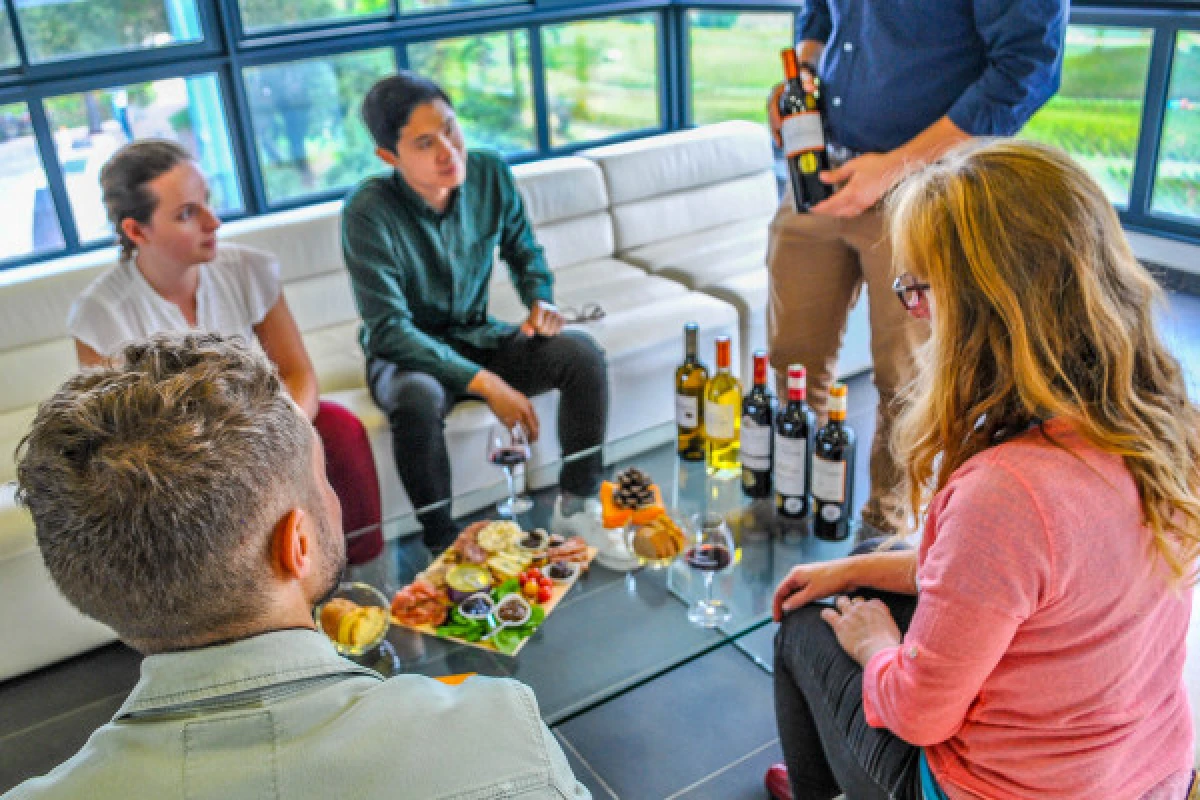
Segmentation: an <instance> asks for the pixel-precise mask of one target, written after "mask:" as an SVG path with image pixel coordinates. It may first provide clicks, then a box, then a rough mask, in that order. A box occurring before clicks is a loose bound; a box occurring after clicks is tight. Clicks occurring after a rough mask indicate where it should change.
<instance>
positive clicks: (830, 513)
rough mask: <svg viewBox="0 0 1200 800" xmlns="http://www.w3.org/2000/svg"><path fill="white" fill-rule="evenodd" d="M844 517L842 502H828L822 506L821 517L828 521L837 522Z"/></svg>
mask: <svg viewBox="0 0 1200 800" xmlns="http://www.w3.org/2000/svg"><path fill="white" fill-rule="evenodd" d="M841 518H842V506H841V504H840V503H826V504H825V505H823V506H821V519H823V520H825V521H826V522H837V521H838V520H839V519H841Z"/></svg>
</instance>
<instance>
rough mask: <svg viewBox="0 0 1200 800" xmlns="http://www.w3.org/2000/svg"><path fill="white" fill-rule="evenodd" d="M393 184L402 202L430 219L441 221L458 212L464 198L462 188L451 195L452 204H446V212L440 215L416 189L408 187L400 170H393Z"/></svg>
mask: <svg viewBox="0 0 1200 800" xmlns="http://www.w3.org/2000/svg"><path fill="white" fill-rule="evenodd" d="M392 183H393V184H394V185H395V187H396V191H397V192H398V193H399V194H400V199H401V201H402V202H404V203H405V204H406V205H408V206H409V207H410V208H412V209H414V210H416V211H417V212H418V213H420V214H423V215H424V216H426V217H428V218H429V219H432V220H435V221H440V220H443V219H445V218H446V217H449V216H452V215H453V214H455V213H457V211H458V206H459V198H460V197H461V196H462V187H461V186H460V187H459V188H457V189H455V190H454V191H453V192H451V193H450V202H449V203H447V204H446V210H445V211H442V212H440V213H439V212H437V211H434V210H433V208H431V207H430V205H429V203H427V202H425V198H424V197H421V195H419V194H417V190H416V189H414V188H412V187H411V186H409V185H408V181H406V180H404V176H402V175H401V174H400V170H398V169H397V170H392Z"/></svg>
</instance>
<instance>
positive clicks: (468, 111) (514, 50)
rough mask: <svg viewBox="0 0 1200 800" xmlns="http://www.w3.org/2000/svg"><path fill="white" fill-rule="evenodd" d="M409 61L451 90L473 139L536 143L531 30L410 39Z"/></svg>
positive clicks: (517, 146) (530, 146) (518, 146)
mask: <svg viewBox="0 0 1200 800" xmlns="http://www.w3.org/2000/svg"><path fill="white" fill-rule="evenodd" d="M408 63H409V66H410V67H411V68H412V69H413V70H415V71H416V72H418V73H420V74H422V75H425V76H427V77H429V78H431V79H433V80H435V81H437V82H438V84H440V85H441V87H442V88H443V89H445V90H446V93H447V94H449V95H450V99H451V100H453V101H454V106H455V109H456V110H457V112H458V118H459V121H460V122H461V123H462V126H463V132H464V133H465V134H466V138H467V143H468V144H470V145H486V146H488V147H494V148H496V149H498V150H501V151H505V152H510V153H511V152H519V151H522V150H536V149H537V135H536V131H537V128H536V123H535V122H534V118H533V101H532V99H531V98H532V94H533V89H532V85H533V79H532V76H531V72H530V67H529V34H528V33H527V32H525V31H506V32H504V33H489V34H486V35H483V36H468V37H463V38H461V39H444V40H442V41H437V42H421V43H419V44H413V45H409V47H408Z"/></svg>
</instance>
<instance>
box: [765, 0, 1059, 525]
mask: <svg viewBox="0 0 1200 800" xmlns="http://www.w3.org/2000/svg"><path fill="white" fill-rule="evenodd" d="M1067 9H1068V0H893V1H892V2H865V0H809V2H808V3H807V4H806V6H805V9H804V11H803V12H801V14H800V19H799V22H798V25H797V38H798V39H799V40H800V41H799V44H798V45H797V50H798V55H799V60H800V62H801V63H802V64H808V65H809V68H810V69H811V70H813V71H815V72H816V73H817V75H819V76H820V78H821V80H822V94H823V96H824V99H825V115H826V122H827V132H828V136H829V137H830V140H831V141H830V144H831V148H830V151H831V154H832V155H833V159H834V162H835V168H834V169H831V170H830V171H829V172H826V173H823V174H822V176H821V179H822V180H823V181H824V182H826V183H829V184H833V185H837V186H839V187H840V188H839V190H838V191H837V192H836V193H835V194H834V195H833V196H832V197H830V198H829V199H827V200H825V201H824V202H822V203H820V204H818V205H816V206H814V207H813V208H812V210H811V213H807V214H800V213H796V211H795V210H794V208H793V205H792V199H791V194H790V193H785V198H784V200H783V203H782V205H781V206H780V209H779V212H778V213H777V214H776V215H775V219H774V220H773V221H772V223H771V230H770V244H769V247H768V251H767V264H768V269H769V272H770V291H769V299H768V309H767V320H768V323H767V324H768V336H769V339H770V348H771V360H772V362H773V366H774V367H775V369H776V372H777V373H779V374H782V371H783V370H784V369H785V368H786V366H787V365H788V364H794V363H800V364H804V365H806V366H807V367H808V375H809V378H808V380H809V402H810V403H812V404H813V407H814V408H815V409H816V410H817V413H818V414H824V412H825V405H826V400H827V397H828V391H829V387H830V385H831V383H832V381H833V376H834V372H835V368H836V364H837V355H838V349H839V348H840V346H841V343H842V336H843V334H844V331H845V328H846V318H847V316H848V314H849V312H850V309H851V308H852V307H853V306H854V304H855V302H856V301H857V299H858V296H859V292H860V291H862V286H863V284H864V282H865V283H866V287H867V299H868V301H869V306H870V320H871V356H872V360H873V362H874V369H875V386H876V388H877V389H878V390H879V410H878V417H877V422H876V428H875V440H874V442H873V444H872V447H871V468H870V472H871V494H870V497H869V498H868V500H867V503H866V505H865V506H864V508H863V512H862V521H863V523H864V527H863V534H860V536H862V535H864V534H871V533H874V531H879V532H884V533H891V532H894V531H897V530H902V529H903V528H904V525H905V520H904V515H903V511H902V508H903V503H902V502H901V498H900V496H899V491H898V487H899V485H900V483H901V480H902V474H901V471H900V470H899V469H898V468H897V466H896V463H895V461H894V459H893V458H892V455H891V452H890V450H889V446H888V442H889V440H890V438H891V428H892V418H893V408H894V403H895V400H896V395H897V393H898V391H899V390H900V389H901V388H902V387H903V386H904V385H905V384H906V383H907V382H908V381H909V380H910V379H911V378H912V375H913V354H914V352H915V350H916V348H917V347H918V346H919V345H920V344H921V342H923V341H924V340H925V338H926V336H927V335H928V324H927V322H926V321H924V320H917V319H913V318H911V317H910V316H909V314H908V312H907V311H906V310H905V308H904V307H903V306H902V305H901V304H900V303H898V302H896V300H895V298H894V296H893V289H892V283H893V279H894V277H895V271H894V270H893V267H892V254H891V247H890V245H889V242H888V241H887V238H886V236H885V233H884V226H883V214H882V212H881V210H880V205H881V203H880V201H881V200H882V199H883V197H884V196H885V195H886V194H887V192H888V191H889V190H890V189H891V188H892V187H893V186H895V185H896V183H898V182H899V180H900V179H901V178H902V177H903V176H904V175H906V174H907V173H909V172H911V171H913V170H916V169H920V168H921V167H922V166H923V165H925V164H927V163H929V162H931V161H934V160H936V159H938V158H939V157H940V156H941V155H942V154H943V153H945V152H946V151H947V150H949V149H950V148H952V147H954V146H955V145H957V144H959V143H961V142H964V141H966V140H968V139H970V138H971V137H975V136H1009V135H1012V134H1014V133H1016V132H1017V131H1018V130H1019V129H1020V128H1021V126H1022V125H1024V124H1025V122H1026V121H1027V120H1028V119H1029V118H1030V117H1031V116H1032V115H1033V113H1034V112H1035V111H1037V109H1038V108H1040V107H1041V106H1042V104H1043V103H1045V102H1046V101H1047V100H1048V99H1049V98H1050V97H1051V96H1052V95H1053V94H1054V92H1055V91H1057V89H1058V84H1059V79H1060V76H1061V73H1062V44H1063V38H1064V36H1065V33H1066V26H1067ZM802 69H803V67H802ZM782 89H783V85H782V84H780V85H779V86H776V87H775V89H774V91H772V93H771V97H770V101H769V103H768V108H769V113H770V117H771V127H772V130H773V132H774V135H775V139H776V141H777V142H778V141H779V113H778V99H779V95H780V92H782ZM872 529H874V531H873V530H872Z"/></svg>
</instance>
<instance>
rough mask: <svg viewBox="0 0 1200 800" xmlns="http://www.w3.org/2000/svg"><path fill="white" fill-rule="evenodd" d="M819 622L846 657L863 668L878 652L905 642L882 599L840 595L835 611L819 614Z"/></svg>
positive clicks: (827, 610)
mask: <svg viewBox="0 0 1200 800" xmlns="http://www.w3.org/2000/svg"><path fill="white" fill-rule="evenodd" d="M821 619H823V620H825V621H826V622H828V623H829V627H831V628H833V633H834V635H835V636H837V640H838V644H840V645H841V646H842V649H843V650H845V651H846V653H847V655H849V656H850V657H851V658H853V659H854V660H855V661H857V662H858V663H859V665H860V666H862V667H866V666H867V662H868V661H870V660H871V657H872V656H874V655H875V654H876V653H878V652H879V651H880V650H885V649H887V648H889V647H895V646H896V645H898V644H900V642H902V641H903V640H904V637H903V636H901V635H900V629H899V628H898V627H897V626H896V620H894V619H892V612H891V611H888V607H887V606H886V605H884V603H883V601H882V600H878V599H875V600H864V599H863V598H861V597H846V596H841V597H838V598H837V600H836V601H835V603H834V608H827V609H825V610H824V611H822V612H821Z"/></svg>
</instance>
